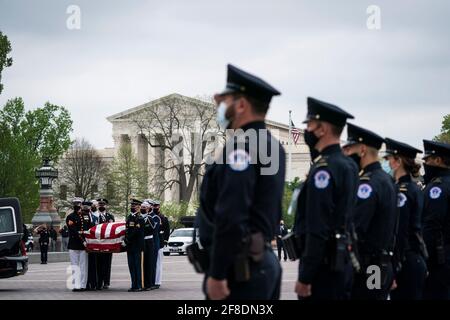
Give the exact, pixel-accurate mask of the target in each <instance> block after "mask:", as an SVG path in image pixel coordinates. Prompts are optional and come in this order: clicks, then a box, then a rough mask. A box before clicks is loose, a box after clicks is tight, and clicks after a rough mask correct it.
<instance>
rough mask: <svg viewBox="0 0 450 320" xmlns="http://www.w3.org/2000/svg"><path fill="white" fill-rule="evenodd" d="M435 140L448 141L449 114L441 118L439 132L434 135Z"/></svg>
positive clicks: (449, 131) (449, 137)
mask: <svg viewBox="0 0 450 320" xmlns="http://www.w3.org/2000/svg"><path fill="white" fill-rule="evenodd" d="M434 140H435V141H440V142H445V143H450V114H448V115H446V116H444V119H443V120H442V127H441V133H440V134H438V135H437V136H436V137H434Z"/></svg>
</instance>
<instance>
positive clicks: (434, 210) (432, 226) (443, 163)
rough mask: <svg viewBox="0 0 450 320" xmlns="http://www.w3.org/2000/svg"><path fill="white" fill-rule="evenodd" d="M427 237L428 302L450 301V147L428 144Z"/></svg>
mask: <svg viewBox="0 0 450 320" xmlns="http://www.w3.org/2000/svg"><path fill="white" fill-rule="evenodd" d="M423 144H424V149H425V157H424V160H425V164H424V169H425V176H424V180H425V183H426V187H425V189H424V197H425V200H424V209H423V237H424V240H425V243H426V245H427V249H428V252H429V259H428V271H429V275H428V278H427V279H426V282H425V292H424V299H440V300H448V299H449V294H450V292H449V288H450V145H449V144H446V143H442V142H435V141H429V140H424V141H423Z"/></svg>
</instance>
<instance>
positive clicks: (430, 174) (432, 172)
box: [423, 164, 448, 184]
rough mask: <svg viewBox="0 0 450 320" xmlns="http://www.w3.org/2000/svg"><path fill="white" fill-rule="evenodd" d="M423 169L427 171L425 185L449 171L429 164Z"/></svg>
mask: <svg viewBox="0 0 450 320" xmlns="http://www.w3.org/2000/svg"><path fill="white" fill-rule="evenodd" d="M423 168H424V170H425V175H424V176H423V180H424V182H425V184H428V183H430V182H431V180H433V179H434V178H437V177H440V176H441V175H442V174H443V173H444V172H446V171H447V170H448V169H445V168H441V167H436V166H430V165H428V164H424V165H423Z"/></svg>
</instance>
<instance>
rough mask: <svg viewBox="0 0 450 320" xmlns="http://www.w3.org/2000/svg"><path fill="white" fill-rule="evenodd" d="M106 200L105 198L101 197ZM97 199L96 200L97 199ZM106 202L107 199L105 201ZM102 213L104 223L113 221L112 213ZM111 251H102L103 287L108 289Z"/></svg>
mask: <svg viewBox="0 0 450 320" xmlns="http://www.w3.org/2000/svg"><path fill="white" fill-rule="evenodd" d="M101 200H106V199H101ZM97 201H98V200H97ZM106 204H108V201H106ZM102 215H103V221H104V223H112V222H115V218H114V215H113V214H112V213H110V212H108V211H106V212H105V213H104V214H102ZM112 257H113V254H112V253H103V259H104V262H103V289H108V288H109V286H110V285H111V265H112Z"/></svg>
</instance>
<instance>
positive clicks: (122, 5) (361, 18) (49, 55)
mask: <svg viewBox="0 0 450 320" xmlns="http://www.w3.org/2000/svg"><path fill="white" fill-rule="evenodd" d="M372 4H374V5H377V6H379V8H380V9H381V29H380V30H369V29H368V28H367V25H366V21H367V19H368V17H369V14H367V13H366V9H367V7H368V6H369V5H372ZM69 5H78V6H79V8H80V9H81V28H80V29H79V30H69V29H68V28H67V26H66V21H67V19H68V18H69V16H70V15H69V14H67V13H66V10H67V7H68V6H69ZM0 30H1V31H3V33H5V34H6V35H7V36H8V38H9V39H10V41H11V45H12V57H13V59H14V63H13V66H12V67H11V68H7V69H5V70H4V71H3V78H2V83H3V84H4V86H5V88H4V91H3V93H2V95H0V105H4V104H5V102H6V101H7V100H8V99H10V98H13V97H17V96H20V97H23V99H24V100H25V104H26V106H27V108H36V107H39V106H42V105H43V104H44V103H45V102H46V101H50V102H51V103H54V104H58V105H63V106H65V107H67V108H68V109H69V111H70V112H71V114H72V118H73V120H74V133H73V137H81V136H83V137H86V138H87V139H88V140H89V141H90V142H91V143H92V144H94V145H95V146H96V147H98V148H103V147H111V146H112V145H113V142H112V137H111V128H112V126H111V124H110V123H109V122H108V121H107V120H106V117H107V116H110V115H112V114H115V113H117V112H121V111H123V110H126V109H128V108H131V107H135V106H137V105H140V104H143V103H146V102H148V101H150V100H152V99H156V98H159V97H161V96H164V95H167V94H170V93H174V92H177V93H180V94H183V95H187V96H196V95H206V94H213V93H215V92H218V91H220V90H222V89H223V87H224V85H225V78H226V67H225V66H226V64H227V63H233V64H235V65H237V66H239V67H241V68H243V69H244V70H247V71H249V72H251V73H254V74H256V75H259V76H261V77H262V78H263V79H265V80H266V81H268V82H269V83H270V84H272V85H273V86H274V87H276V88H277V89H279V90H280V91H281V92H282V95H281V96H280V97H276V98H274V99H273V102H272V105H271V109H270V112H269V115H268V118H269V119H272V120H275V121H279V122H283V123H286V124H287V123H288V110H292V111H293V121H294V123H295V124H296V125H297V126H299V127H301V121H302V120H303V118H304V116H305V114H306V97H307V96H313V97H316V98H319V99H323V100H325V101H328V102H331V103H335V104H337V105H339V106H341V107H342V108H344V109H345V110H347V111H348V112H350V113H352V114H353V115H354V116H355V117H356V119H355V120H354V121H353V122H354V123H355V124H358V125H361V126H365V127H367V128H369V129H371V130H373V131H375V132H377V133H379V134H381V135H383V136H389V137H391V138H394V139H399V140H403V141H405V142H408V143H410V144H412V145H415V146H417V147H421V139H422V138H428V139H430V138H432V137H433V136H435V135H436V134H438V133H439V130H440V125H441V121H442V117H443V116H444V114H447V113H450V40H449V39H450V1H445V0H443V1H425V0H423V1H413V0H404V1H400V0H396V1H392V0H386V1H381V0H372V1H365V0H354V1H330V0H329V1H317V0H315V1H312V0H311V1H298V0H295V1H275V0H272V1H266V0H255V1H244V0H241V1H239V2H238V1H212V0H204V1H203V0H202V1H197V0H189V1H187V0H168V1H137V0H136V1H132V0H127V1H112V0H107V1H99V0H96V1H92V0H90V1H89V0H86V1H76V0H73V1H63V0H53V1H48V0H40V1H21V0H14V1H13V0H9V1H6V0H0Z"/></svg>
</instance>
